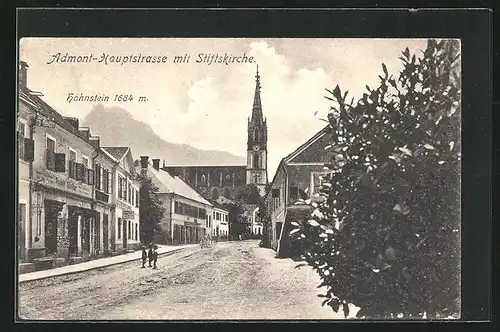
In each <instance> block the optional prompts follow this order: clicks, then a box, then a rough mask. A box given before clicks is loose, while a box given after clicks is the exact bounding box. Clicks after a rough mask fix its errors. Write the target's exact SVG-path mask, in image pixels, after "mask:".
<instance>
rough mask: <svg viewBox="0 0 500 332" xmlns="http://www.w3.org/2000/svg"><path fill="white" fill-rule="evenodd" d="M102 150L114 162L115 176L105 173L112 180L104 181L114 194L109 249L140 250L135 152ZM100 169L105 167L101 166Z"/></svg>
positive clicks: (109, 229) (110, 192)
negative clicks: (133, 154) (133, 153)
mask: <svg viewBox="0 0 500 332" xmlns="http://www.w3.org/2000/svg"><path fill="white" fill-rule="evenodd" d="M102 151H103V152H104V153H106V154H107V155H108V156H109V157H111V158H112V160H113V161H114V164H113V167H112V169H111V170H112V174H111V175H109V173H108V172H106V171H105V172H104V174H107V176H108V177H109V180H108V182H106V175H104V176H103V177H102V180H101V182H103V181H104V183H105V186H104V187H106V185H108V188H109V189H108V190H109V194H112V195H111V204H112V216H111V223H110V224H109V225H108V227H109V228H108V227H107V228H105V229H104V230H105V231H106V232H108V234H109V249H110V250H111V251H113V252H120V251H122V250H135V249H138V247H139V246H140V243H141V238H140V219H139V199H140V196H139V190H140V187H141V184H140V182H139V180H138V173H137V171H136V169H135V166H134V158H133V156H132V151H131V149H130V148H129V147H103V148H102ZM98 168H102V167H101V166H100V165H99V166H98ZM101 173H103V172H102V171H101ZM108 183H110V184H108ZM101 185H102V183H101ZM96 187H99V186H96ZM101 192H103V191H102V190H101ZM105 238H106V237H105ZM106 247H107V246H106Z"/></svg>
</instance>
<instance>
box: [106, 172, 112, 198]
mask: <svg viewBox="0 0 500 332" xmlns="http://www.w3.org/2000/svg"><path fill="white" fill-rule="evenodd" d="M106 192H107V193H108V194H111V193H112V192H113V176H112V174H111V172H109V171H108V186H107V190H106Z"/></svg>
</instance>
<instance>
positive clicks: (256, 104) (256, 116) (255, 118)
mask: <svg viewBox="0 0 500 332" xmlns="http://www.w3.org/2000/svg"><path fill="white" fill-rule="evenodd" d="M262 120H263V117H262V104H261V102H260V75H259V65H257V74H256V75H255V95H254V97H253V108H252V119H251V121H252V122H253V123H262Z"/></svg>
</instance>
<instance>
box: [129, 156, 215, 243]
mask: <svg viewBox="0 0 500 332" xmlns="http://www.w3.org/2000/svg"><path fill="white" fill-rule="evenodd" d="M138 167H139V169H138V171H140V172H141V174H142V175H143V176H147V177H149V178H151V179H152V182H153V184H154V185H155V186H156V187H158V196H159V198H160V200H161V201H162V203H163V207H164V208H165V213H164V216H163V219H162V221H161V228H162V231H163V232H162V233H163V234H162V236H161V237H160V238H158V239H156V242H158V243H164V244H172V243H173V244H179V243H198V242H199V241H200V240H201V239H202V238H203V237H205V235H206V234H210V230H211V229H212V228H213V221H212V210H213V205H212V204H211V203H210V202H209V201H208V200H206V199H205V198H204V197H203V196H202V195H201V194H200V193H198V191H197V190H195V189H194V188H192V187H191V186H190V185H189V184H188V183H186V182H185V181H184V180H183V179H182V178H181V177H179V176H175V175H172V174H170V173H169V172H167V171H164V170H162V169H160V159H152V163H149V157H147V156H141V162H140V165H139V166H138ZM142 194H143V195H144V194H145V193H144V192H143V193H142Z"/></svg>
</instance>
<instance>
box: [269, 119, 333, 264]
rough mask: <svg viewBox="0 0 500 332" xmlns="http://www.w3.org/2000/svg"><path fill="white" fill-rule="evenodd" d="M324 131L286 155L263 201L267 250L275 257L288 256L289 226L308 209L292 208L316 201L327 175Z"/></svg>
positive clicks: (307, 207) (325, 134)
mask: <svg viewBox="0 0 500 332" xmlns="http://www.w3.org/2000/svg"><path fill="white" fill-rule="evenodd" d="M328 132H329V130H328V127H325V128H323V129H322V130H321V131H319V132H318V133H317V134H316V135H314V136H313V137H312V138H311V139H309V140H308V141H307V142H306V143H304V144H303V145H301V146H300V147H299V148H298V149H296V150H295V151H294V152H292V153H291V154H290V155H288V156H286V157H285V158H283V159H282V160H281V162H280V164H279V166H278V169H277V171H276V173H275V176H274V179H273V181H272V182H271V185H270V190H269V191H268V193H267V195H266V196H265V197H264V200H265V204H266V207H267V213H268V219H269V220H270V221H271V227H270V229H269V234H268V236H269V237H270V242H271V247H272V248H273V249H274V250H276V252H277V255H278V256H279V257H286V256H287V255H288V253H289V249H290V248H289V241H288V240H289V239H288V234H289V232H290V230H291V227H290V226H291V225H290V224H291V222H292V221H296V220H297V219H302V218H306V217H307V216H308V214H309V213H311V209H310V207H309V205H304V204H300V205H299V204H296V203H297V201H298V200H300V199H302V200H308V199H311V201H313V202H314V201H317V200H320V199H321V198H320V196H319V188H320V186H321V185H322V179H323V177H324V176H325V175H327V174H329V173H330V171H329V170H325V169H324V165H325V163H327V162H330V161H329V160H328V159H327V158H328V155H327V154H326V153H325V147H326V146H327V145H329V144H330V142H331V141H330V135H329V134H328Z"/></svg>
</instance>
